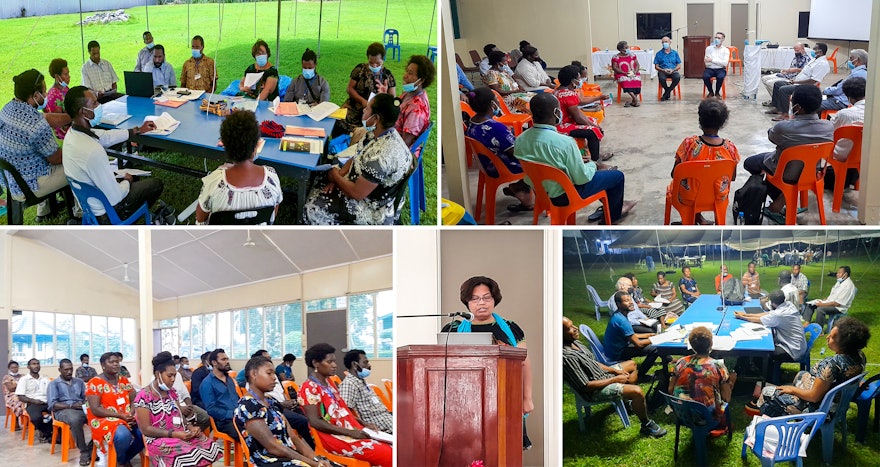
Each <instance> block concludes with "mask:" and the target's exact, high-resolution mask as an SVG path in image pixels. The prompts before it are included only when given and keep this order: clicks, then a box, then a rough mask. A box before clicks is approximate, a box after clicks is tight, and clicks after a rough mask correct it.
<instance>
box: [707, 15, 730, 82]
mask: <svg viewBox="0 0 880 467" xmlns="http://www.w3.org/2000/svg"><path fill="white" fill-rule="evenodd" d="M726 37H727V35H726V34H724V33H723V32H721V31H718V32H716V33H715V39H714V40H713V41H712V43H711V44H709V47H706V55H705V57H703V64H704V65H705V67H706V69H705V70H703V85H704V86H705V87H706V97H719V96H721V87H722V86H723V85H724V78H725V77H727V66H728V65H730V49H728V48H727V46H725V45H723V44H724V39H725V38H726ZM712 78H715V90H714V91H713V90H712Z"/></svg>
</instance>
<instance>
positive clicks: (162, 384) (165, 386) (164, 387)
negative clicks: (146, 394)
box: [159, 382, 169, 391]
mask: <svg viewBox="0 0 880 467" xmlns="http://www.w3.org/2000/svg"><path fill="white" fill-rule="evenodd" d="M159 389H161V390H163V391H167V390H168V389H169V388H168V385H166V384H165V383H161V382H160V383H159Z"/></svg>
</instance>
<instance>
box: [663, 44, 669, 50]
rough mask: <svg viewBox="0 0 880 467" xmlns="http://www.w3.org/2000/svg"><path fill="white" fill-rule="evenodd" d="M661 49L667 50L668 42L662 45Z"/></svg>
mask: <svg viewBox="0 0 880 467" xmlns="http://www.w3.org/2000/svg"><path fill="white" fill-rule="evenodd" d="M663 49H664V50H665V49H669V42H664V43H663Z"/></svg>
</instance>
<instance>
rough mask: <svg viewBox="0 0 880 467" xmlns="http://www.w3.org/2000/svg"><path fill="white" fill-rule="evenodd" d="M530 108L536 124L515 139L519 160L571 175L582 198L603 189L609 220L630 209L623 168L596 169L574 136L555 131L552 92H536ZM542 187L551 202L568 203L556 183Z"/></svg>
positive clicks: (556, 111)
mask: <svg viewBox="0 0 880 467" xmlns="http://www.w3.org/2000/svg"><path fill="white" fill-rule="evenodd" d="M529 109H530V110H531V112H532V120H533V121H534V123H535V125H534V126H533V127H532V128H529V129H528V130H526V131H524V132H523V133H522V134H521V135H520V136H519V137H518V138H517V139H516V144H515V145H514V150H513V155H514V156H515V157H516V158H517V159H520V160H525V161H531V162H538V163H541V164H547V165H550V166H552V167H556V168H557V169H560V170H562V171H563V172H565V174H566V175H567V176H568V178H569V179H571V182H572V184H574V186H575V189H576V190H577V192H578V194H579V195H580V196H581V197H582V198H587V197H589V196H592V195H594V194H596V193H598V192H600V191H602V190H605V192H606V193H607V194H608V206H609V208H610V209H611V222H612V223H616V222H617V221H619V220H620V219H621V218H622V217H623V216H625V215H626V214H627V213H629V211H630V210H631V209H632V208H633V206H635V204H636V203H634V202H630V201H626V202H625V201H624V200H623V192H624V176H623V172H621V171H619V170H602V171H598V172H597V171H596V163H595V162H593V161H589V162H584V161H583V159H582V158H581V152H580V150H579V149H578V147H577V143H575V141H574V139H572V138H570V137H568V136H566V135H562V134H559V133H558V132H557V131H556V123H557V121H559V120H561V119H562V113H561V110H560V109H559V101H558V100H556V97H555V96H553V94H551V93H540V94H536V95H535V96H534V97H532V100H531V101H530V102H529ZM526 183H528V184H529V185H530V186H532V187H534V182H533V181H532V180H531V179H529V178H528V177H526ZM544 188H545V189H546V190H547V194H548V195H549V196H550V201H551V202H552V203H553V204H554V205H556V206H565V205H566V204H568V197H567V196H566V195H565V191H564V190H563V189H562V187H561V186H560V185H559V184H558V183H553V182H546V183H545V184H544Z"/></svg>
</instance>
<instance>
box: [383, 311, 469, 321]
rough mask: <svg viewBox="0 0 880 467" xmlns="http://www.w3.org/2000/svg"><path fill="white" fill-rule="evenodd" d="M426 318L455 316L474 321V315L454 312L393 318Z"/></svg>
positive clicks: (467, 312) (465, 312)
mask: <svg viewBox="0 0 880 467" xmlns="http://www.w3.org/2000/svg"><path fill="white" fill-rule="evenodd" d="M426 316H442V317H444V318H455V317H456V316H461V317H462V318H464V319H466V320H468V321H470V320H472V319H474V314H473V313H471V312H470V311H456V312H454V313H440V314H436V315H396V316H395V318H421V317H426Z"/></svg>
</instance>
